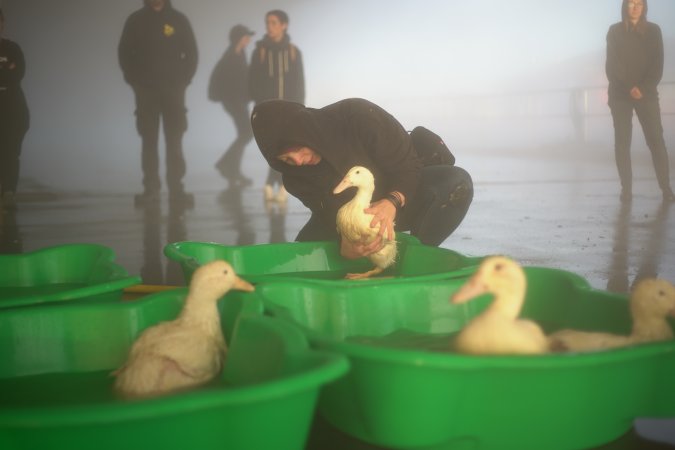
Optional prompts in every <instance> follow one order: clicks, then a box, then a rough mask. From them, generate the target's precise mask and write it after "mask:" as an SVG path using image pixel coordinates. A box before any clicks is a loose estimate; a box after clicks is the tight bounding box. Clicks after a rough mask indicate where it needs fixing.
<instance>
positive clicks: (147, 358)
mask: <svg viewBox="0 0 675 450" xmlns="http://www.w3.org/2000/svg"><path fill="white" fill-rule="evenodd" d="M162 325H163V326H158V327H153V328H152V329H149V330H147V331H148V332H147V333H143V335H141V337H140V338H139V340H137V341H136V343H134V346H133V347H132V350H131V352H130V356H129V360H128V361H127V363H126V364H125V365H124V366H123V367H121V368H120V369H119V370H117V371H116V372H114V375H116V377H117V379H116V380H115V389H116V390H117V391H118V392H119V393H121V394H122V395H124V396H127V397H142V396H153V395H159V394H162V393H167V392H171V391H175V390H179V389H184V388H187V387H191V386H197V385H200V384H203V383H205V382H207V381H209V380H210V379H212V378H213V377H214V376H216V375H217V374H218V373H219V372H220V370H221V368H222V361H223V357H224V354H225V345H224V339H223V340H222V342H221V340H220V339H218V338H214V337H212V336H209V335H207V334H205V333H204V332H203V331H202V330H200V329H197V328H194V327H181V326H177V325H176V324H175V323H166V324H162Z"/></svg>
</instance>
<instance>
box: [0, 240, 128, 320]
mask: <svg viewBox="0 0 675 450" xmlns="http://www.w3.org/2000/svg"><path fill="white" fill-rule="evenodd" d="M114 261H115V253H114V252H113V250H112V249H110V248H108V247H105V246H102V245H98V244H66V245H58V246H54V247H47V248H43V249H40V250H36V251H33V252H29V253H23V254H13V255H0V309H3V308H10V307H16V306H27V305H34V304H38V303H51V302H60V301H64V300H78V299H82V298H88V299H97V300H108V299H119V298H121V296H122V290H123V289H124V288H125V287H128V286H131V285H134V284H138V283H140V282H141V278H140V277H138V276H129V273H128V272H127V271H126V270H125V269H124V268H123V267H122V266H120V265H119V264H116V263H115V262H114Z"/></svg>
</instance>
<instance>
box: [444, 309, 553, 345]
mask: <svg viewBox="0 0 675 450" xmlns="http://www.w3.org/2000/svg"><path fill="white" fill-rule="evenodd" d="M454 347H455V349H456V350H457V351H459V352H461V353H467V354H473V355H516V354H540V353H545V352H546V350H547V349H548V343H547V341H546V338H545V336H544V333H543V331H541V329H540V328H539V326H538V325H537V324H535V323H533V322H530V321H524V320H517V321H513V320H501V319H499V318H494V317H485V316H478V317H476V318H475V319H474V320H472V321H471V322H470V323H469V324H468V325H467V326H466V327H464V328H463V329H462V331H460V333H459V334H458V335H457V337H456V339H455V342H454Z"/></svg>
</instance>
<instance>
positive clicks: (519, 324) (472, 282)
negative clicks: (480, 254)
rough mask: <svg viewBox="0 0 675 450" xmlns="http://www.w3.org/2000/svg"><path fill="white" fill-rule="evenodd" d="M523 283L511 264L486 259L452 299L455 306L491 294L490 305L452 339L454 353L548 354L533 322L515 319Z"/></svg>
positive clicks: (517, 267)
mask: <svg viewBox="0 0 675 450" xmlns="http://www.w3.org/2000/svg"><path fill="white" fill-rule="evenodd" d="M526 284H527V280H526V277H525V273H524V272H523V269H522V268H521V267H520V265H518V264H517V263H516V262H515V261H513V260H511V259H509V258H506V257H503V256H492V257H488V258H486V259H485V260H484V261H483V262H482V263H481V265H480V267H479V268H478V271H477V272H476V273H475V274H474V275H473V276H472V277H471V278H470V279H469V280H468V281H467V282H466V283H465V284H464V285H463V286H462V287H461V288H460V289H459V290H458V291H457V292H456V293H455V294H454V295H453V296H452V302H453V303H455V304H458V303H465V302H467V301H469V300H471V299H473V298H474V297H476V296H478V295H481V294H485V293H491V294H493V295H494V300H493V302H492V303H491V304H490V305H489V306H488V307H487V308H486V309H485V311H483V312H482V313H481V314H479V315H478V316H476V317H475V318H473V319H472V320H471V321H470V322H469V323H468V324H467V325H466V326H465V327H464V328H462V330H461V331H460V332H459V334H458V335H457V337H456V340H455V342H454V347H455V349H456V350H457V351H458V352H461V353H468V354H473V355H513V354H539V353H546V352H547V351H548V342H547V340H546V336H545V335H544V332H543V331H542V330H541V328H540V327H539V325H537V324H536V323H534V322H532V321H530V320H525V319H518V315H519V314H520V310H521V308H522V306H523V302H524V300H525V289H526Z"/></svg>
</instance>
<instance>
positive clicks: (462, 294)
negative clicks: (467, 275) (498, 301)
mask: <svg viewBox="0 0 675 450" xmlns="http://www.w3.org/2000/svg"><path fill="white" fill-rule="evenodd" d="M484 293H485V288H484V286H483V285H482V284H481V283H480V281H479V280H478V279H476V278H475V277H474V278H471V279H469V281H467V282H466V283H464V285H463V286H462V287H460V288H459V290H458V291H457V292H455V293H454V294H453V295H452V297H450V301H451V302H452V303H454V304H458V303H466V302H468V301H469V300H471V299H472V298H474V297H478V296H479V295H481V294H484Z"/></svg>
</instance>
